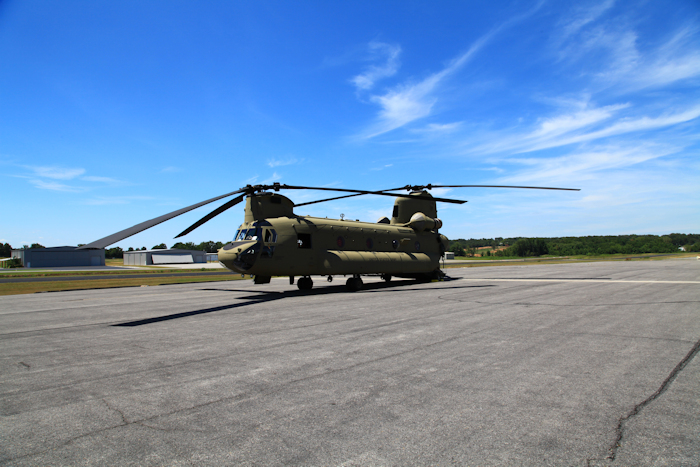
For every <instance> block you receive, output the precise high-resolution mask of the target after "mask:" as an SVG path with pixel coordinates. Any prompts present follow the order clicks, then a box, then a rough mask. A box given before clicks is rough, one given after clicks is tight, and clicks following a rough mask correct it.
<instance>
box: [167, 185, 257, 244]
mask: <svg viewBox="0 0 700 467" xmlns="http://www.w3.org/2000/svg"><path fill="white" fill-rule="evenodd" d="M243 198H245V193H244V194H242V195H240V196H236V197H235V198H233V199H232V200H231V201H229V202H228V203H226V204H222V205H221V206H219V207H218V208H216V209H214V210H213V211H212V212H210V213H209V214H207V215H206V216H204V217H202V218H201V219H199V220H198V221H197V222H195V223H194V224H192V225H191V226H189V227H187V228H186V229H185V230H183V231H182V232H180V234H179V235H178V236H176V237H175V238H180V237H182V236H184V235H187V234H188V233H190V232H192V231H193V230H194V229H196V228H197V227H199V226H200V225H202V224H204V223H205V222H208V221H210V220H211V219H213V218H214V217H216V216H218V215H219V214H221V213H222V212H224V211H225V210H227V209H229V208H232V207H234V206H235V205H237V204H238V203H240V202H241V201H243Z"/></svg>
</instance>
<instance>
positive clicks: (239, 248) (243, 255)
mask: <svg viewBox="0 0 700 467" xmlns="http://www.w3.org/2000/svg"><path fill="white" fill-rule="evenodd" d="M261 249H262V246H261V245H260V243H259V242H256V241H250V240H244V241H240V242H231V243H227V244H226V245H225V246H224V247H223V248H222V249H221V250H219V261H220V262H221V263H223V265H224V266H226V267H227V268H229V269H231V270H234V271H238V272H241V273H245V272H247V271H249V270H250V269H251V268H252V267H253V264H255V260H256V259H257V258H258V256H259V255H260V250H261Z"/></svg>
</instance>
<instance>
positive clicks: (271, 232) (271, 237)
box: [264, 229, 277, 243]
mask: <svg viewBox="0 0 700 467" xmlns="http://www.w3.org/2000/svg"><path fill="white" fill-rule="evenodd" d="M264 241H265V243H276V242H277V232H275V229H265V236H264Z"/></svg>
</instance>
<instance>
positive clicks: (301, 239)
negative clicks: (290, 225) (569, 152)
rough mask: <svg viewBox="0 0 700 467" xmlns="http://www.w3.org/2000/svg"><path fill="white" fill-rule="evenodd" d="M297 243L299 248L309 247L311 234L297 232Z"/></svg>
mask: <svg viewBox="0 0 700 467" xmlns="http://www.w3.org/2000/svg"><path fill="white" fill-rule="evenodd" d="M297 245H298V246H299V248H305V249H306V248H311V234H305V233H300V234H297Z"/></svg>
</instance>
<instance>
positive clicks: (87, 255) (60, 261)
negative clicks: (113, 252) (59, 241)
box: [12, 246, 105, 268]
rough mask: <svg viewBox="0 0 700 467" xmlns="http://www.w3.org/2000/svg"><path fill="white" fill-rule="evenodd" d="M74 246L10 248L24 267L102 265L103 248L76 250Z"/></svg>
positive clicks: (103, 260)
mask: <svg viewBox="0 0 700 467" xmlns="http://www.w3.org/2000/svg"><path fill="white" fill-rule="evenodd" d="M77 248H78V247H75V246H57V247H53V248H27V249H26V250H24V249H22V250H12V257H13V258H19V259H21V260H22V266H24V267H25V268H52V267H54V268H55V267H70V266H104V265H105V250H104V249H99V250H97V249H93V250H78V249H77Z"/></svg>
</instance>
